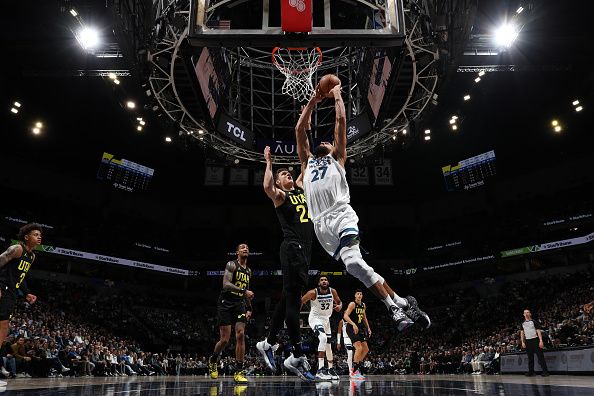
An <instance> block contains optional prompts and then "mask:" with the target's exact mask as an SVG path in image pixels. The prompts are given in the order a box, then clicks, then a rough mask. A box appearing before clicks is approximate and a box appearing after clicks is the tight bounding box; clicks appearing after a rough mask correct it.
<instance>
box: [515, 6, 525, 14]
mask: <svg viewBox="0 0 594 396" xmlns="http://www.w3.org/2000/svg"><path fill="white" fill-rule="evenodd" d="M522 11H524V7H522V6H520V7H518V9H517V10H516V14H521V13H522Z"/></svg>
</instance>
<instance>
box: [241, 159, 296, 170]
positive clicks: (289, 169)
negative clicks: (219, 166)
mask: <svg viewBox="0 0 594 396" xmlns="http://www.w3.org/2000/svg"><path fill="white" fill-rule="evenodd" d="M233 163H234V164H235V165H237V164H239V158H235V159H234V160H233ZM289 170H290V169H289Z"/></svg>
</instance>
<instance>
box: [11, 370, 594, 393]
mask: <svg viewBox="0 0 594 396" xmlns="http://www.w3.org/2000/svg"><path fill="white" fill-rule="evenodd" d="M0 394H2V396H4V395H7V396H8V395H10V396H13V395H27V396H29V395H31V396H41V395H44V396H45V395H47V396H49V395H61V396H75V395H77V396H78V395H81V396H82V395H85V396H86V395H108V396H132V395H142V396H144V395H147V396H165V395H175V396H182V395H184V396H185V395H209V396H211V395H212V396H218V395H225V396H226V395H229V396H268V395H271V396H281V395H282V396H284V395H287V396H293V395H294V396H301V395H304V396H305V395H307V396H315V395H320V396H342V395H345V396H346V395H348V396H351V395H405V396H418V395H444V396H450V395H451V396H453V395H497V396H506V395H511V396H520V395H530V396H548V395H550V396H558V395H568V396H569V395H589V396H592V395H594V377H592V376H561V375H559V376H555V375H554V376H551V377H548V378H542V377H532V378H527V377H524V376H519V375H501V376H470V375H466V376H464V375H456V376H453V375H431V376H395V375H391V376H368V378H367V381H357V382H354V381H349V380H348V379H347V378H344V379H341V380H340V381H333V382H317V383H314V382H309V383H306V382H302V381H300V380H299V379H297V378H296V377H255V378H254V377H252V378H250V382H249V384H248V385H240V386H238V385H235V384H234V383H233V379H232V378H229V377H227V378H222V379H218V380H216V381H214V380H211V379H210V378H207V377H198V376H196V377H194V376H181V377H171V376H169V377H125V378H112V377H107V378H104V377H96V378H95V377H83V378H18V379H14V380H9V381H8V386H6V387H2V388H0Z"/></svg>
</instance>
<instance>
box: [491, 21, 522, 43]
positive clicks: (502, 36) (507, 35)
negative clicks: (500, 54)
mask: <svg viewBox="0 0 594 396" xmlns="http://www.w3.org/2000/svg"><path fill="white" fill-rule="evenodd" d="M518 34H519V31H518V28H517V27H516V26H515V25H513V24H511V23H505V24H503V25H501V26H500V27H499V28H498V29H497V30H496V31H495V44H497V45H498V46H500V47H505V48H509V47H511V45H512V44H513V43H514V41H516V39H517V38H518Z"/></svg>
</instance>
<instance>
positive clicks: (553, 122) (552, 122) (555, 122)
mask: <svg viewBox="0 0 594 396" xmlns="http://www.w3.org/2000/svg"><path fill="white" fill-rule="evenodd" d="M551 125H552V126H557V125H559V121H557V120H553V121H551Z"/></svg>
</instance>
